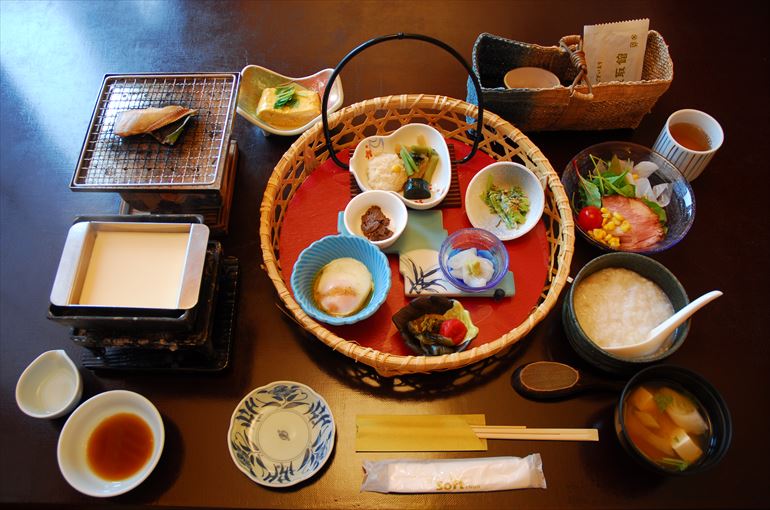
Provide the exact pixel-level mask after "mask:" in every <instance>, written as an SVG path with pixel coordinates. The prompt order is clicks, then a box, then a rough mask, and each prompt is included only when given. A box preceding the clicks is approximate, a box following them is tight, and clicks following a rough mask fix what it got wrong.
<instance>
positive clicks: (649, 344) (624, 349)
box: [603, 290, 722, 358]
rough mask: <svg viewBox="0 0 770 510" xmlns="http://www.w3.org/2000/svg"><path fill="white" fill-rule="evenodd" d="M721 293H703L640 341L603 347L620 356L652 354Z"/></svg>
mask: <svg viewBox="0 0 770 510" xmlns="http://www.w3.org/2000/svg"><path fill="white" fill-rule="evenodd" d="M721 295H722V291H719V290H712V291H711V292H707V293H705V294H703V295H702V296H701V297H699V298H698V299H696V300H695V301H693V302H691V303H690V304H688V305H687V306H685V307H684V308H682V309H681V310H679V311H678V312H676V313H675V314H674V315H672V316H671V317H669V318H668V319H666V320H665V321H663V322H662V323H661V324H660V325H659V326H657V327H655V328H653V329H652V331H650V332H649V334H648V335H647V338H645V339H644V340H642V341H641V342H639V343H635V344H631V345H617V346H613V347H603V349H604V350H605V351H607V352H611V353H612V354H617V355H619V356H623V357H628V358H638V357H642V356H647V355H648V354H652V353H653V352H655V351H657V350H658V349H659V348H660V346H661V344H662V343H663V341H664V340H666V339H667V338H668V337H669V336H670V335H671V333H672V332H673V331H674V330H675V329H676V328H678V327H679V326H680V325H681V324H682V323H683V322H684V321H686V320H687V319H689V318H690V316H691V315H692V314H694V313H695V312H697V311H698V310H700V309H701V308H702V307H704V306H705V305H707V304H708V303H710V302H711V301H713V300H715V299H716V298H718V297H719V296H721Z"/></svg>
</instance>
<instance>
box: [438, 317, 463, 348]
mask: <svg viewBox="0 0 770 510" xmlns="http://www.w3.org/2000/svg"><path fill="white" fill-rule="evenodd" d="M467 332H468V328H466V327H465V324H463V322H462V321H461V320H459V319H447V320H445V321H444V322H442V323H441V326H440V327H439V330H438V334H439V335H441V336H445V337H447V338H449V339H450V340H452V343H453V344H455V345H460V344H461V343H463V340H465V334H466V333H467Z"/></svg>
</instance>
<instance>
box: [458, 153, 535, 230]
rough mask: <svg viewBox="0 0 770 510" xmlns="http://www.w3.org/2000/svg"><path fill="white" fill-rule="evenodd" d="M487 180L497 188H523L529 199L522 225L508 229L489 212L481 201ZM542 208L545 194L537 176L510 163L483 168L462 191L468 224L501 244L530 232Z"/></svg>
mask: <svg viewBox="0 0 770 510" xmlns="http://www.w3.org/2000/svg"><path fill="white" fill-rule="evenodd" d="M490 178H491V183H492V184H493V185H494V186H495V187H497V188H499V189H502V190H510V189H512V188H514V187H520V188H521V189H522V191H523V192H524V194H525V195H526V197H527V198H528V199H529V211H527V213H526V216H525V218H524V223H520V224H515V223H514V224H513V225H514V226H513V228H509V226H508V225H506V223H505V222H504V221H503V220H502V218H501V217H500V216H499V215H497V214H495V213H494V212H492V211H491V210H490V207H489V206H488V205H487V204H486V203H485V201H484V196H485V194H486V192H487V188H488V186H489V183H490ZM544 205H545V193H544V192H543V185H542V184H541V183H540V180H539V179H538V178H537V176H536V175H535V174H534V173H532V171H531V170H530V169H528V168H527V167H525V166H524V165H521V164H519V163H513V162H511V161H499V162H497V163H492V164H491V165H489V166H487V167H485V168H482V169H481V170H480V171H479V172H478V173H477V174H476V175H474V176H473V179H471V182H470V183H469V184H468V189H467V190H466V191H465V214H467V215H468V219H469V220H470V222H471V224H472V225H473V226H474V227H476V228H483V229H484V230H488V231H489V232H492V233H493V234H495V235H496V236H497V237H499V238H500V240H502V241H510V240H512V239H516V238H519V237H521V236H523V235H524V234H526V233H528V232H529V231H530V230H532V229H533V228H534V227H535V225H537V222H538V221H540V217H541V216H542V215H543V207H544Z"/></svg>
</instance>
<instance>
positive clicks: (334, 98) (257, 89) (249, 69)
mask: <svg viewBox="0 0 770 510" xmlns="http://www.w3.org/2000/svg"><path fill="white" fill-rule="evenodd" d="M333 72H334V69H324V70H322V71H318V72H317V73H315V74H311V75H310V76H303V77H302V78H291V77H289V76H284V75H282V74H278V73H276V72H275V71H271V70H270V69H266V68H264V67H262V66H256V65H249V66H246V67H244V68H243V70H241V84H240V87H239V90H238V105H237V109H236V111H237V112H238V114H239V115H240V116H241V117H243V118H244V119H246V120H248V121H249V122H251V123H252V124H254V125H256V126H258V127H260V128H262V130H263V131H265V132H266V133H272V134H274V135H280V136H293V135H298V134H300V133H304V132H305V131H307V130H308V129H310V128H311V127H312V126H313V125H314V124H315V123H316V122H319V121H320V120H321V115H320V114H319V115H318V116H317V117H315V118H314V119H313V120H311V121H309V122H307V123H306V124H304V125H303V126H300V127H297V128H293V129H283V128H280V127H276V126H273V125H271V124H269V123H267V122H265V121H263V120H262V119H260V118H259V117H257V105H258V104H259V98H260V97H261V96H262V91H263V90H264V89H266V88H269V87H280V86H283V85H288V84H289V83H297V84H299V85H301V86H302V87H305V88H306V89H310V90H314V91H316V92H318V97H319V98H320V99H321V101H322V102H323V95H324V90H325V89H326V85H327V83H329V79H330V78H331V76H332V73H333ZM343 100H344V94H343V91H342V81H341V80H340V77H339V76H338V77H337V78H336V79H335V80H334V85H333V86H332V90H331V92H330V93H329V105H328V107H327V111H328V112H329V113H332V112H334V111H337V110H339V108H340V106H342V102H343ZM322 108H323V106H322Z"/></svg>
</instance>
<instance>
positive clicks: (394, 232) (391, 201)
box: [342, 190, 408, 250]
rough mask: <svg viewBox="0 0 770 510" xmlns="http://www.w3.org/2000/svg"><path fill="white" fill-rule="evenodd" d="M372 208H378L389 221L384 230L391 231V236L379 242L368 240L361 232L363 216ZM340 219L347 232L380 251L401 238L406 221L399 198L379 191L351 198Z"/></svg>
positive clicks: (404, 207) (371, 191) (403, 207)
mask: <svg viewBox="0 0 770 510" xmlns="http://www.w3.org/2000/svg"><path fill="white" fill-rule="evenodd" d="M372 206H378V207H379V208H380V210H381V211H382V214H383V216H385V217H386V218H387V219H388V220H389V223H388V225H387V227H386V228H387V229H388V230H390V231H391V235H390V236H389V237H387V238H385V239H382V240H379V241H375V240H373V239H369V238H368V237H367V236H366V234H364V232H363V230H364V229H363V225H362V223H363V216H364V214H366V212H367V211H368V210H369V208H370V207H372ZM342 217H343V221H344V222H345V228H346V229H347V231H348V232H350V233H351V234H353V235H354V236H358V237H363V238H364V239H367V240H368V241H370V242H371V243H372V244H374V245H375V246H376V247H378V248H379V249H381V250H384V249H385V248H388V247H390V246H392V245H393V243H395V242H396V241H397V240H398V238H399V237H401V234H403V233H404V229H405V228H406V222H407V220H408V216H407V212H406V206H405V205H404V202H403V201H402V200H401V199H400V198H399V196H398V195H397V194H395V193H393V192H392V191H380V190H370V191H364V192H363V193H361V194H359V195H356V196H355V197H353V199H352V200H351V201H350V202H348V205H347V206H346V207H345V212H344V213H343V215H342Z"/></svg>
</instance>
